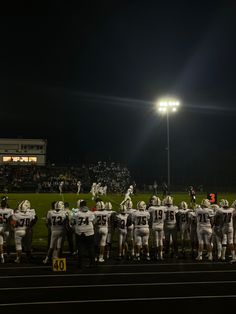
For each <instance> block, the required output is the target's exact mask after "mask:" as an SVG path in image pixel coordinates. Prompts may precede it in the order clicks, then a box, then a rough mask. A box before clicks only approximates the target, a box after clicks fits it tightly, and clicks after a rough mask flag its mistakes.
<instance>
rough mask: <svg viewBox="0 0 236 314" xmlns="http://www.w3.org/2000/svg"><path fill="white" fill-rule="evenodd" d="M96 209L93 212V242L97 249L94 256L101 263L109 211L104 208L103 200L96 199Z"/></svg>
mask: <svg viewBox="0 0 236 314" xmlns="http://www.w3.org/2000/svg"><path fill="white" fill-rule="evenodd" d="M96 209H97V210H96V211H95V212H94V215H95V223H94V225H95V242H96V246H97V250H98V252H97V253H98V257H96V260H98V262H100V263H103V262H104V261H105V260H104V253H105V246H106V241H107V234H108V221H109V217H110V215H111V212H110V211H108V210H106V209H105V204H104V202H103V201H98V202H97V203H96Z"/></svg>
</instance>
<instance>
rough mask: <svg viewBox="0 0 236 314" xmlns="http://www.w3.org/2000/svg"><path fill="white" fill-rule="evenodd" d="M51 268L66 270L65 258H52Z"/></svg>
mask: <svg viewBox="0 0 236 314" xmlns="http://www.w3.org/2000/svg"><path fill="white" fill-rule="evenodd" d="M52 270H53V271H66V259H65V258H53V259H52Z"/></svg>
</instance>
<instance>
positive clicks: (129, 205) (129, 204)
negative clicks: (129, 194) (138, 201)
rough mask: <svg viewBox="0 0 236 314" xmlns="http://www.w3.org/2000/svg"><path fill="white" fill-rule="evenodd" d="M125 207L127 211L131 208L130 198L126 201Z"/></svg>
mask: <svg viewBox="0 0 236 314" xmlns="http://www.w3.org/2000/svg"><path fill="white" fill-rule="evenodd" d="M125 205H126V207H127V209H132V208H133V202H132V200H131V198H129V199H127V200H126V202H125Z"/></svg>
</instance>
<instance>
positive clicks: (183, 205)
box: [180, 201, 188, 209]
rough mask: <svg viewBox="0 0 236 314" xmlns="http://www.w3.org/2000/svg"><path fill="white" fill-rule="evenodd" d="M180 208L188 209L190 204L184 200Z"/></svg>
mask: <svg viewBox="0 0 236 314" xmlns="http://www.w3.org/2000/svg"><path fill="white" fill-rule="evenodd" d="M180 208H181V209H187V208H188V204H187V203H186V202H184V201H182V202H181V203H180Z"/></svg>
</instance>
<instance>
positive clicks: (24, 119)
mask: <svg viewBox="0 0 236 314" xmlns="http://www.w3.org/2000/svg"><path fill="white" fill-rule="evenodd" d="M68 2H69V1H68ZM75 3H76V2H75ZM6 13H11V14H12V15H7V14H6V15H4V16H1V61H0V62H1V71H0V80H1V93H0V103H1V136H0V137H14V138H15V137H23V138H44V139H47V140H48V160H50V161H51V162H55V163H56V164H62V163H65V164H68V165H72V164H81V163H87V162H95V161H99V160H103V161H105V160H106V161H115V162H120V163H121V164H125V165H127V166H128V168H129V169H130V170H131V175H132V177H133V178H134V179H136V180H137V181H138V182H141V181H143V182H146V183H152V182H153V180H154V179H156V180H157V181H158V182H162V181H163V180H166V176H167V150H166V139H167V136H166V118H165V117H162V116H160V115H158V114H157V112H156V111H155V109H154V104H155V102H156V100H157V99H158V98H159V97H161V96H163V95H174V96H176V97H178V98H179V99H180V101H181V108H180V110H179V112H178V113H176V114H174V115H172V116H171V117H170V161H171V182H172V184H175V185H189V184H192V185H195V184H196V185H197V184H201V183H202V184H204V185H212V186H229V185H233V184H235V185H236V169H235V168H236V167H235V165H236V144H235V138H236V136H235V134H236V122H235V121H236V106H235V97H236V95H235V89H236V84H235V82H236V80H235V75H236V3H235V1H233V0H232V1H227V0H224V1H207V0H205V1H193V2H191V1H129V0H127V1H102V0H101V1H82V3H81V4H77V5H72V4H69V3H67V2H66V1H65V2H62V1H55V2H50V1H49V2H48V6H47V7H46V6H45V7H43V5H41V6H40V2H37V4H35V3H34V4H33V6H31V7H29V6H27V7H24V6H23V4H22V3H20V4H18V7H14V12H13V10H10V9H9V11H8V12H7V11H6Z"/></svg>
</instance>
